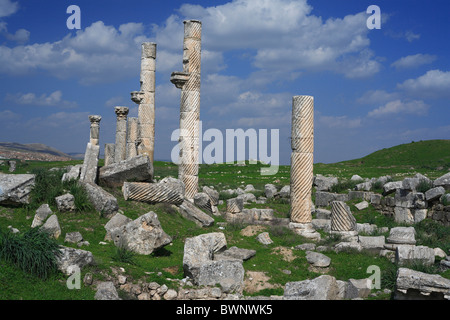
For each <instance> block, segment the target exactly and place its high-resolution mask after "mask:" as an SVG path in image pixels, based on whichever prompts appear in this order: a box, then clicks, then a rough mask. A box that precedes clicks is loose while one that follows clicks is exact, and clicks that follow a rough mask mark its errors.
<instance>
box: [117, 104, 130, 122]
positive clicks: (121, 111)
mask: <svg viewBox="0 0 450 320" xmlns="http://www.w3.org/2000/svg"><path fill="white" fill-rule="evenodd" d="M128 111H129V109H128V107H114V112H115V113H116V115H117V120H122V119H126V118H127V115H128Z"/></svg>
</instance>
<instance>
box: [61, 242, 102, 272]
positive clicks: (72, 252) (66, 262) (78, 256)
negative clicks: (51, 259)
mask: <svg viewBox="0 0 450 320" xmlns="http://www.w3.org/2000/svg"><path fill="white" fill-rule="evenodd" d="M60 252H61V256H59V257H58V258H57V264H58V269H59V270H61V271H62V272H63V273H65V274H68V273H69V270H70V268H69V267H71V266H74V265H75V266H77V267H78V268H80V269H82V268H83V267H84V266H87V265H91V264H93V263H94V256H93V255H92V253H91V252H90V251H86V250H80V249H74V248H69V247H61V249H60Z"/></svg>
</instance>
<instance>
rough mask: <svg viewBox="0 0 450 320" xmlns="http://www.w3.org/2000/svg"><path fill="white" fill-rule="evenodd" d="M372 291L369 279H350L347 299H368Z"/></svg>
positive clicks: (346, 294)
mask: <svg viewBox="0 0 450 320" xmlns="http://www.w3.org/2000/svg"><path fill="white" fill-rule="evenodd" d="M370 291H371V281H370V280H369V279H349V280H348V285H347V290H346V293H345V298H346V299H355V298H363V299H364V298H367V297H368V296H369V294H370Z"/></svg>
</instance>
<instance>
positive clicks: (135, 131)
mask: <svg viewBox="0 0 450 320" xmlns="http://www.w3.org/2000/svg"><path fill="white" fill-rule="evenodd" d="M138 141H140V138H139V120H138V118H134V117H130V118H128V130H127V159H131V158H134V157H136V156H137V155H138V152H137V145H138Z"/></svg>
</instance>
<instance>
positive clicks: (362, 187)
mask: <svg viewBox="0 0 450 320" xmlns="http://www.w3.org/2000/svg"><path fill="white" fill-rule="evenodd" d="M355 189H356V190H357V191H370V190H372V181H366V182H361V183H358V184H357V185H356V186H355Z"/></svg>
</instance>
